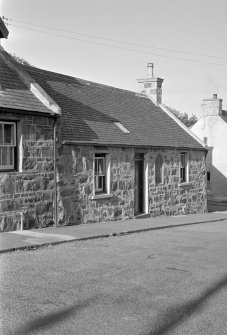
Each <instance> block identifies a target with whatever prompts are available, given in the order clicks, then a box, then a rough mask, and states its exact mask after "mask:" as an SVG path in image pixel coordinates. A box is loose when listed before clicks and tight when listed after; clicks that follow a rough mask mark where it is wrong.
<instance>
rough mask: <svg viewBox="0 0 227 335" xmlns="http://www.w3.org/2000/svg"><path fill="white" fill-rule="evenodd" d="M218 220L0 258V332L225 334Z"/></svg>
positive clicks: (226, 281) (226, 273) (223, 246)
mask: <svg viewBox="0 0 227 335" xmlns="http://www.w3.org/2000/svg"><path fill="white" fill-rule="evenodd" d="M226 222H227V221H222V222H216V223H214V222H212V223H202V224H198V225H194V226H185V227H176V228H172V229H163V230H156V231H150V232H145V233H139V234H132V235H126V236H118V237H111V238H106V239H105V238H104V239H96V240H89V241H80V242H78V241H77V242H73V243H66V244H62V245H57V246H50V247H45V248H41V249H37V250H33V251H17V252H13V253H8V254H2V255H1V256H0V269H1V270H0V271H1V272H0V274H1V285H0V315H1V334H2V335H11V334H15V335H26V334H78V335H80V334H84V335H96V334H97V335H127V334H128V335H129V334H130V335H134V334H135V335H161V334H168V335H170V334H176V335H182V334H187V335H189V334H190V335H191V334H192V335H217V334H220V335H223V334H226V329H227V257H226V255H227V223H226Z"/></svg>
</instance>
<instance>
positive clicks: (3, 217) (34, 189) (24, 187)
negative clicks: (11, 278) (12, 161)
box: [0, 113, 54, 231]
mask: <svg viewBox="0 0 227 335" xmlns="http://www.w3.org/2000/svg"><path fill="white" fill-rule="evenodd" d="M0 120H7V121H16V123H17V168H16V171H13V172H0V231H10V230H16V229H18V228H19V227H20V224H21V215H22V214H23V220H24V224H25V225H27V227H28V228H29V227H30V228H32V227H43V226H47V225H51V224H52V223H53V187H54V172H53V122H54V121H53V118H51V117H47V116H35V115H33V116H32V115H24V114H19V113H18V114H15V113H13V114H11V113H0ZM20 165H21V167H20ZM20 170H21V171H20Z"/></svg>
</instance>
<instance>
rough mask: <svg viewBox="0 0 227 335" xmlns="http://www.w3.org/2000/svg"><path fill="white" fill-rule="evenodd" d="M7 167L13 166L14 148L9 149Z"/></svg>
mask: <svg viewBox="0 0 227 335" xmlns="http://www.w3.org/2000/svg"><path fill="white" fill-rule="evenodd" d="M9 149H10V156H9V165H14V147H10V148H9Z"/></svg>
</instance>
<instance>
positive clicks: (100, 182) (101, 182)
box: [98, 176, 103, 189]
mask: <svg viewBox="0 0 227 335" xmlns="http://www.w3.org/2000/svg"><path fill="white" fill-rule="evenodd" d="M98 188H99V189H103V177H102V176H100V177H98Z"/></svg>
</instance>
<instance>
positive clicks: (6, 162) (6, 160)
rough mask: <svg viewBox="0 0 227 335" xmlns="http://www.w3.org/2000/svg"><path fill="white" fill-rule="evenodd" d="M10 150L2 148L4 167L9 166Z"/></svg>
mask: <svg viewBox="0 0 227 335" xmlns="http://www.w3.org/2000/svg"><path fill="white" fill-rule="evenodd" d="M8 149H9V148H8V147H2V165H9V150H8Z"/></svg>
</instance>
